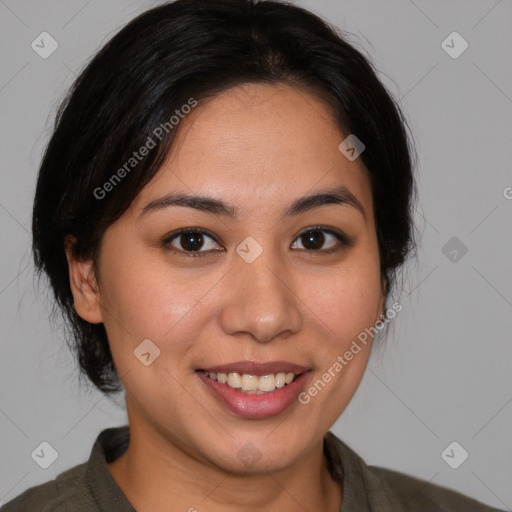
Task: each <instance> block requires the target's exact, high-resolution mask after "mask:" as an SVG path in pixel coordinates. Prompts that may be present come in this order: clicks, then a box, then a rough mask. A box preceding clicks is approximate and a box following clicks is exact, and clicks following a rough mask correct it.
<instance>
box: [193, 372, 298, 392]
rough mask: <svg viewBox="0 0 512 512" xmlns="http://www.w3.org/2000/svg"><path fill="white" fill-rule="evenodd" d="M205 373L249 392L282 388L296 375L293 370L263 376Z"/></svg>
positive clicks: (222, 382)
mask: <svg viewBox="0 0 512 512" xmlns="http://www.w3.org/2000/svg"><path fill="white" fill-rule="evenodd" d="M203 373H204V374H205V375H207V376H208V377H210V379H213V380H216V381H218V382H220V383H221V384H227V385H228V386H230V387H232V388H235V389H239V390H240V391H243V392H245V393H249V394H262V393H269V392H271V391H275V389H276V388H277V389H280V388H282V387H283V386H285V385H287V384H290V383H291V382H292V381H293V379H294V378H295V376H296V374H295V373H293V372H288V373H285V372H279V373H270V374H268V375H262V376H261V377H258V376H257V375H249V374H246V373H244V374H240V373H235V372H232V373H220V372H218V373H217V372H207V371H203ZM297 375H298V374H297Z"/></svg>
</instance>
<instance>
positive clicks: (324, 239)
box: [291, 226, 352, 253]
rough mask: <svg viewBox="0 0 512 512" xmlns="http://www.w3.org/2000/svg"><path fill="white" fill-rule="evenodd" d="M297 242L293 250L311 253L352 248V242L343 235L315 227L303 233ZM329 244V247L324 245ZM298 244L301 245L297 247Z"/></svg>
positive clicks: (293, 245)
mask: <svg viewBox="0 0 512 512" xmlns="http://www.w3.org/2000/svg"><path fill="white" fill-rule="evenodd" d="M326 235H327V236H326ZM296 240H297V241H296V242H294V243H293V244H292V247H291V248H292V249H295V250H297V249H298V250H301V251H302V250H305V251H311V252H320V253H331V252H336V251H339V250H341V248H343V247H350V246H351V245H352V241H351V240H350V239H349V238H348V237H347V236H345V235H344V234H342V233H337V232H335V231H333V230H330V229H326V228H323V227H321V226H315V227H312V228H308V229H307V230H306V231H303V232H302V233H301V234H300V235H299V237H298V238H297V239H296ZM326 243H327V247H325V246H324V244H326ZM297 244H300V245H299V246H297Z"/></svg>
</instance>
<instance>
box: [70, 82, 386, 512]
mask: <svg viewBox="0 0 512 512" xmlns="http://www.w3.org/2000/svg"><path fill="white" fill-rule="evenodd" d="M347 135H348V133H347V134H343V133H342V132H341V131H340V129H339V127H338V125H337V123H336V122H335V120H334V118H333V116H332V115H331V113H330V110H329V108H328V106H327V105H326V104H325V103H324V102H323V101H321V100H320V99H319V98H317V97H316V96H315V95H313V94H312V93H311V92H306V91H304V90H299V89H297V88H292V87H289V86H286V85H256V84H250V85H243V86H237V87H235V88H232V89H230V90H228V91H225V92H224V93H222V94H220V95H218V96H216V97H214V98H213V99H210V100H208V101H207V102H201V103H200V104H199V105H198V106H197V107H196V108H195V109H193V111H192V112H191V113H190V114H188V115H187V117H186V118H185V119H184V120H183V121H182V122H181V124H180V126H179V130H178V132H177V139H176V144H175V145H174V146H173V149H172V151H171V152H170V153H169V155H168V157H167V159H166V161H165V163H164V164H163V165H162V167H161V169H159V171H158V173H157V175H155V177H154V179H153V180H152V181H151V182H150V183H149V184H148V185H147V186H145V188H144V189H143V190H142V191H141V193H140V194H139V196H138V197H137V198H136V199H135V200H134V201H133V203H132V204H131V206H130V208H129V209H128V210H127V211H126V212H125V213H124V214H123V216H122V217H121V218H119V219H118V220H117V221H116V222H115V223H113V224H112V225H110V226H109V228H108V229H107V231H106V233H105V235H104V238H103V240H102V244H101V251H100V254H99V258H98V267H97V272H96V277H95V273H94V271H93V265H92V262H91V261H77V260H75V259H74V258H73V257H72V256H71V253H70V251H69V250H68V251H67V254H68V262H69V267H70V282H71V288H72V291H73V295H74V298H75V307H76V310H77V312H78V313H79V314H80V316H81V317H82V318H84V319H85V320H87V321H89V322H92V323H97V322H103V323H104V325H105V328H106V331H107V334H108V338H109V343H110V347H111V350H112V354H113V358H114V361H115V364H116V367H117V369H118V372H119V374H120V376H121V378H122V381H123V384H124V387H125V390H126V407H127V413H128V419H129V424H130V432H131V440H130V446H129V448H128V450H127V452H126V453H125V454H124V455H123V456H121V457H120V458H119V459H117V460H116V461H114V462H112V463H110V464H108V468H109V470H110V472H111V474H112V476H113V477H114V479H115V480H116V482H117V483H118V485H119V486H120V488H121V490H122V491H123V492H124V494H125V495H126V497H127V498H128V500H129V501H130V502H131V503H132V504H133V506H134V507H135V508H136V509H137V510H138V511H139V512H145V511H148V512H149V511H151V512H160V511H162V512H163V511H164V510H165V511H166V512H168V511H169V510H182V511H186V510H189V509H192V510H193V508H195V509H197V510H198V511H201V510H208V511H209V512H216V511H221V510H222V511H223V512H229V511H235V510H236V511H240V510H244V511H270V510H283V511H291V510H310V511H317V510H322V511H326V510H327V511H331V512H335V511H336V512H338V511H339V509H340V507H341V503H342V497H343V489H342V485H340V484H339V483H337V482H335V481H334V480H333V479H332V478H331V477H330V475H329V473H328V470H327V466H326V460H325V457H324V455H323V437H324V435H325V433H326V432H327V431H328V430H329V429H330V428H331V426H332V425H333V423H334V422H335V421H336V419H337V418H338V416H339V415H340V414H341V412H342V411H343V410H344V409H345V407H346V406H347V404H348V403H349V401H350V400H351V398H352V396H353V394H354V393H355V391H356V389H357V387H358V385H359V383H360V381H361V378H362V376H363V373H364V370H365V368H366V365H367V360H368V356H369V353H370V347H371V340H370V342H369V343H368V345H367V347H366V348H365V347H363V349H362V350H361V352H359V353H358V354H357V355H356V356H355V357H354V358H353V359H352V361H350V363H349V364H348V365H347V366H345V367H344V368H343V370H342V371H340V372H338V373H336V376H335V377H334V378H333V379H332V380H331V382H329V383H328V385H326V386H325V387H324V389H322V391H320V392H319V393H318V394H317V396H315V397H314V398H312V399H311V401H310V402H309V403H308V404H307V405H302V404H300V403H298V402H297V403H294V405H293V406H292V407H291V408H289V409H288V410H286V411H285V412H283V413H282V414H279V415H277V416H274V417H271V418H266V419H247V418H242V417H240V416H238V415H236V414H234V413H232V412H231V411H229V410H228V409H227V408H226V407H225V406H224V405H222V404H220V403H219V402H218V401H217V400H216V398H215V397H213V396H212V395H211V394H210V393H209V390H208V389H207V387H206V386H205V384H204V383H203V382H201V380H200V379H199V378H198V377H197V375H196V374H195V370H196V369H197V368H208V367H211V366H213V365H217V364H225V363H229V362H233V361H239V360H255V361H259V362H261V361H271V360H283V361H291V362H295V363H299V364H302V365H304V366H306V367H310V368H312V369H313V370H314V374H311V375H310V376H309V380H308V383H307V385H306V388H305V389H307V388H308V387H309V386H310V385H311V384H312V383H314V382H315V381H316V380H318V378H320V377H321V376H322V374H323V373H324V372H326V371H327V369H328V368H330V367H331V366H332V365H333V364H334V362H335V361H336V359H337V357H338V356H339V355H343V354H344V353H345V351H346V350H347V349H348V348H349V347H350V345H351V343H352V341H353V340H355V339H356V337H357V335H358V334H359V333H360V332H362V331H363V330H364V329H365V328H366V327H369V326H372V325H374V324H375V322H376V321H377V320H378V319H379V316H380V314H381V313H382V312H383V308H384V301H385V290H384V287H383V282H382V279H381V276H380V272H379V254H378V246H377V238H376V232H375V225H374V220H373V205H372V198H371V185H370V180H369V178H368V176H367V175H366V174H365V169H364V166H363V164H362V162H361V159H360V158H357V159H356V160H354V161H349V160H348V159H347V158H345V156H344V155H343V154H342V153H341V152H340V151H339V150H338V145H339V144H340V142H341V141H342V140H343V139H344V138H345V137H346V136H347ZM342 185H343V186H346V187H347V188H348V189H349V190H350V191H351V192H352V194H353V195H354V196H355V197H356V198H357V199H358V200H359V202H360V203H361V205H362V206H363V208H364V213H365V215H364V216H363V214H362V213H361V212H360V211H359V210H358V209H356V208H355V207H353V206H350V205H347V204H341V205H340V204H328V205H323V206H320V207H317V208H314V209H311V210H308V211H305V212H303V213H301V214H299V215H295V216H293V217H289V218H285V219H282V218H281V212H282V210H283V208H284V207H285V206H288V205H289V204H291V203H292V202H293V201H294V200H296V199H298V198H301V197H303V196H305V195H308V194H313V193H316V192H319V191H323V190H325V189H331V188H336V187H339V186H342ZM176 191H182V192H185V193H191V194H198V195H199V194H200V195H205V196H211V197H214V198H216V199H220V200H223V201H225V202H226V203H229V204H232V205H234V206H236V207H237V208H238V209H239V217H238V219H236V220H235V219H232V218H229V217H227V216H216V215H213V214H211V213H207V212H201V211H199V210H196V209H193V208H190V207H186V206H170V207H167V208H164V209H161V210H158V211H154V212H152V213H149V214H147V215H145V216H143V217H142V218H141V217H140V214H141V212H142V210H143V208H144V206H146V205H147V204H148V203H150V202H151V201H153V200H155V199H157V198H159V197H161V196H163V195H165V194H167V193H169V192H176ZM104 200H105V201H108V197H107V198H105V199H104ZM315 225H322V226H323V229H325V228H330V229H333V230H339V231H341V232H342V233H344V234H346V235H347V236H349V237H352V238H353V245H352V246H351V247H344V246H343V245H341V244H340V243H339V242H338V241H337V239H336V238H334V237H333V236H331V235H329V234H328V233H326V232H325V231H322V232H321V233H323V234H324V236H325V237H326V238H325V241H324V243H323V245H320V248H319V249H310V250H307V249H305V245H306V244H307V240H304V239H302V238H301V237H300V235H301V233H303V232H304V231H305V230H306V228H309V227H311V226H315ZM182 227H199V228H204V229H207V230H209V231H210V232H212V233H213V234H214V235H215V236H216V238H217V239H216V240H214V239H212V238H208V236H205V243H204V245H203V247H202V248H201V251H203V253H204V252H205V251H210V253H209V254H207V255H206V256H204V257H199V258H193V257H191V256H189V255H187V254H190V252H189V253H186V251H185V249H184V245H182V244H180V237H179V236H178V237H177V238H175V239H174V240H173V241H172V242H170V243H168V244H167V247H163V246H162V240H164V239H165V238H166V235H168V234H170V233H172V232H173V231H174V230H177V229H179V228H182ZM247 236H251V237H252V238H254V239H255V240H256V241H257V242H258V243H259V244H260V245H261V247H262V248H263V253H262V254H261V255H260V256H259V257H258V258H257V259H256V260H255V261H254V262H252V263H250V264H249V263H247V262H246V261H244V260H243V259H242V258H241V257H240V256H239V255H238V254H237V253H236V251H235V249H236V247H237V245H239V244H240V243H241V242H242V241H243V240H244V239H245V238H246V237H247ZM187 240H188V239H186V240H185V241H184V243H185V244H186V242H187ZM182 242H183V239H182ZM332 247H338V249H339V250H338V251H337V252H334V253H331V254H328V253H325V252H323V251H325V250H326V249H329V248H332ZM171 248H174V249H175V250H176V252H172V250H171ZM212 249H220V250H218V251H213V250H212ZM180 250H181V252H180ZM147 338H149V339H151V340H152V342H153V343H155V345H157V346H158V348H159V349H160V351H161V353H160V356H159V357H158V358H157V359H155V361H154V362H153V363H152V364H151V365H149V366H144V365H143V364H142V363H141V362H140V361H139V360H138V359H137V358H136V357H135V356H134V354H133V351H134V349H135V348H136V347H137V346H138V345H139V344H140V343H141V341H142V340H144V339H147ZM248 442H251V443H253V444H254V445H255V446H256V447H257V449H258V450H259V451H260V453H261V459H260V460H259V461H258V462H257V463H256V464H255V465H254V467H252V468H248V467H246V466H245V465H244V464H243V463H242V461H241V460H240V459H239V458H238V457H237V452H238V451H239V450H240V449H241V448H242V447H243V446H244V445H245V444H246V443H248ZM169 504H172V509H170V508H169ZM192 507H193V508H192Z"/></svg>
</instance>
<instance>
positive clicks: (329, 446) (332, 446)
mask: <svg viewBox="0 0 512 512" xmlns="http://www.w3.org/2000/svg"><path fill="white" fill-rule="evenodd" d="M325 441H326V443H325V444H324V447H325V452H326V455H327V456H328V457H327V458H328V462H329V468H330V471H331V475H332V476H333V477H334V478H336V479H340V480H343V485H344V505H345V507H346V510H347V511H349V510H354V511H357V512H363V511H364V512H367V511H377V510H378V511H380V512H501V511H500V510H499V509H496V508H493V507H490V506H489V505H485V504H483V503H481V502H479V501H477V500H475V499H473V498H470V497H468V496H465V495H463V494H461V493H459V492H457V491H454V490H452V489H448V488H447V487H443V486H440V485H436V484H433V483H431V482H427V481H425V480H421V479H419V478H416V477H413V476H410V475H407V474H405V473H401V472H399V471H394V470H391V469H387V468H383V467H380V466H369V465H367V464H366V462H365V461H364V460H363V459H362V458H361V457H360V456H359V455H358V454H357V453H356V452H355V451H354V450H352V448H350V447H349V446H348V445H347V444H345V443H344V442H343V441H341V439H339V438H338V437H336V436H335V435H334V434H333V433H332V432H328V433H327V435H326V437H325ZM342 512H345V509H343V508H342Z"/></svg>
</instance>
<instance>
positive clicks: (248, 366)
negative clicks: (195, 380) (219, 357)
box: [201, 361, 309, 376]
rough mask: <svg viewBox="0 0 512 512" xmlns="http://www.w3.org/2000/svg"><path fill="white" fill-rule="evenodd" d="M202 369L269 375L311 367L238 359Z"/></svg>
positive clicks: (299, 371)
mask: <svg viewBox="0 0 512 512" xmlns="http://www.w3.org/2000/svg"><path fill="white" fill-rule="evenodd" d="M201 370H205V371H207V372H215V373H246V374H248V375H257V376H261V375H268V374H269V373H280V372H284V373H289V372H293V373H296V374H301V373H304V372H306V371H308V370H309V368H306V367H305V366H302V365H300V364H296V363H290V362H286V361H268V362H266V363H258V362H256V361H236V362H234V363H228V364H221V365H217V366H209V367H208V368H201Z"/></svg>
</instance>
